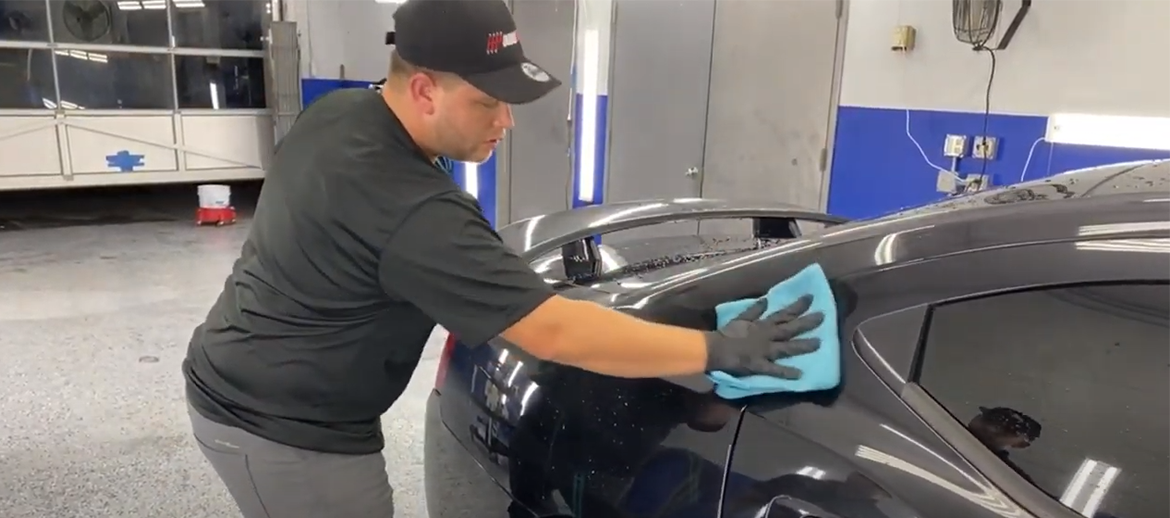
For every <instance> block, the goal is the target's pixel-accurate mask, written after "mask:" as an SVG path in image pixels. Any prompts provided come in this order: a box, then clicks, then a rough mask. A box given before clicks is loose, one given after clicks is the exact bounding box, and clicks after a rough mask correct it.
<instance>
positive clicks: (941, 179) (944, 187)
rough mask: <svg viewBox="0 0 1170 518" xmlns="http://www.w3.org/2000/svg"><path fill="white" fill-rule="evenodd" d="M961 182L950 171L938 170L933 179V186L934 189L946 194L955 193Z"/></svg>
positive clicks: (958, 189)
mask: <svg viewBox="0 0 1170 518" xmlns="http://www.w3.org/2000/svg"><path fill="white" fill-rule="evenodd" d="M961 186H962V182H960V181H959V177H958V176H956V175H955V173H952V172H950V171H941V170H940V171H939V172H938V178H937V179H935V183H934V188H935V190H936V191H938V192H941V193H946V194H955V193H957V192H959V191H960V190H961V189H960V187H961Z"/></svg>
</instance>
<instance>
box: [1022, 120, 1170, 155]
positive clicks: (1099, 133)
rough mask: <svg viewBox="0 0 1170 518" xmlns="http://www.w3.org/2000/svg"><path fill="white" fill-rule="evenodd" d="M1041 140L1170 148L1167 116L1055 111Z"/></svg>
mask: <svg viewBox="0 0 1170 518" xmlns="http://www.w3.org/2000/svg"><path fill="white" fill-rule="evenodd" d="M1044 140H1047V141H1048V142H1051V143H1053V144H1075V145H1082V146H1102V147H1115V148H1127V149H1151V150H1161V151H1170V117H1134V116H1119V115H1089V114H1083V113H1057V114H1054V115H1052V116H1050V117H1048V128H1047V131H1046V133H1045V136H1044Z"/></svg>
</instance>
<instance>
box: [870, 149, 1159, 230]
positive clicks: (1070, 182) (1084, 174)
mask: <svg viewBox="0 0 1170 518" xmlns="http://www.w3.org/2000/svg"><path fill="white" fill-rule="evenodd" d="M1141 193H1157V194H1167V193H1170V160H1143V161H1139V162H1124V163H1119V164H1111V165H1107V166H1099V167H1091V168H1085V169H1077V170H1073V171H1068V172H1065V173H1060V174H1057V175H1054V176H1050V177H1047V178H1042V179H1038V180H1032V181H1028V182H1023V183H1019V184H1016V185H1009V186H1006V187H1001V188H998V189H991V190H987V191H981V192H976V193H973V194H969V195H966V196H961V197H957V198H951V199H947V200H943V201H940V202H936V203H932V204H929V205H925V206H922V207H917V208H913V209H910V210H905V211H901V212H897V213H894V214H891V215H889V216H885V217H883V218H881V219H895V218H899V217H906V216H914V215H921V214H926V213H933V212H944V211H953V210H965V209H978V208H985V207H989V206H995V205H1005V204H1013V203H1024V202H1036V201H1051V200H1061V199H1069V198H1086V197H1100V196H1109V195H1116V194H1141Z"/></svg>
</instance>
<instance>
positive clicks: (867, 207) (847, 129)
mask: <svg viewBox="0 0 1170 518" xmlns="http://www.w3.org/2000/svg"><path fill="white" fill-rule="evenodd" d="M983 120H984V117H983V114H982V113H964V112H946V111H931V110H910V132H911V134H912V135H913V136H914V139H915V140H917V141H918V143H919V144H920V145H921V146H922V150H923V151H924V152H925V153H926V156H927V157H928V158H930V161H931V162H934V163H935V164H937V165H939V166H942V167H950V165H951V161H950V159H949V158H946V157H943V154H942V150H943V141H944V140H945V138H946V135H948V134H958V135H967V136H968V137H969V140H970V137H973V136H975V135H980V134H982V131H983ZM1047 123H1048V118H1047V117H1043V116H1028V115H999V114H992V115H991V116H990V118H989V120H988V124H987V134H988V135H991V136H994V137H997V138H999V145H998V148H999V149H998V151H997V153H996V157H995V159H994V160H992V161H990V162H989V163H988V164H987V173H988V174H990V175H991V176H992V185H1009V184H1013V183H1018V182H1020V181H1021V180H1033V179H1036V178H1043V177H1046V176H1051V175H1053V174H1057V173H1061V172H1064V171H1068V170H1072V169H1079V168H1083V167H1091V166H1096V165H1104V164H1109V163H1115V162H1127V161H1132V160H1147V159H1154V158H1170V151H1150V150H1141V149H1121V148H1110V147H1095V146H1075V145H1065V144H1049V143H1048V142H1043V141H1039V139H1041V138H1042V137H1044V133H1045V129H1046V128H1047ZM968 146H970V144H968ZM1029 152H1031V155H1032V157H1031V161H1030V162H1029V161H1028V155H1029ZM1025 162H1027V164H1028V165H1027V170H1026V171H1025V170H1024V164H1025ZM980 168H981V161H980V160H977V159H974V158H966V159H962V160H960V161H959V166H958V171H959V172H960V174H963V173H979V172H980ZM937 178H938V174H937V171H935V170H934V169H933V168H932V167H930V166H929V165H927V163H926V161H925V160H924V159H923V157H922V153H920V152H919V151H918V148H917V147H915V146H914V143H913V142H912V141H911V140H910V138H909V137H907V135H906V110H904V109H891V108H863V107H857V106H842V107H841V108H840V109H839V110H838V112H837V133H836V137H835V141H834V145H833V164H832V172H831V175H830V177H829V203H828V212H829V213H831V214H836V215H840V216H845V217H849V218H869V217H875V216H880V215H883V214H889V213H891V212H895V211H898V210H901V209H904V208H907V207H914V206H919V205H924V204H927V203H930V202H933V201H936V200H940V199H942V198H943V197H944V196H945V195H944V194H942V193H939V192H937V191H936V190H935V185H936V181H937Z"/></svg>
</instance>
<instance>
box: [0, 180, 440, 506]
mask: <svg viewBox="0 0 1170 518" xmlns="http://www.w3.org/2000/svg"><path fill="white" fill-rule="evenodd" d="M168 193H169V194H168ZM193 195H194V191H193V189H192V188H186V189H185V190H184V189H182V188H180V189H172V190H169V191H167V192H164V193H162V194H161V195H160V194H158V193H157V192H156V193H145V194H144V193H134V194H133V195H132V196H128V197H126V198H125V199H114V200H112V201H111V200H110V199H106V200H105V201H104V202H103V201H101V200H98V201H94V200H92V199H89V198H85V196H84V195H82V196H80V197H76V196H73V197H69V196H66V197H67V198H69V200H70V201H66V202H62V201H60V199H57V200H53V199H51V197H52V195H45V198H43V199H42V200H37V199H36V198H27V197H25V198H20V199H15V198H13V197H11V196H9V197H8V198H5V197H3V196H0V390H3V393H4V396H3V397H0V416H2V417H0V466H2V468H0V509H3V511H0V514H2V515H3V516H4V518H48V517H52V518H74V517H77V518H82V517H84V518H106V517H109V518H127V517H167V518H171V517H195V516H198V517H206V518H218V517H225V518H227V517H238V516H239V514H238V512H236V511H235V510H234V509H233V506H232V504H231V502H230V501H229V500H228V496H227V493H226V491H225V490H224V489H223V487H222V485H221V484H220V483H219V481H218V480H217V479H215V478H214V473H213V472H212V471H211V468H210V467H209V466H208V465H207V464H206V461H205V460H204V459H203V458H202V456H201V455H200V453H199V452H198V450H196V449H195V445H194V442H193V440H192V439H191V436H190V429H189V425H188V421H187V418H186V410H185V403H184V400H183V382H182V376H181V375H180V373H179V364H180V362H181V361H182V358H183V356H184V354H185V351H186V347H187V340H188V338H189V337H190V332H191V329H192V328H193V327H194V326H195V325H197V324H198V323H199V322H200V321H201V319H202V318H203V316H204V314H205V313H206V311H207V309H208V308H209V307H210V305H211V303H212V301H213V300H214V298H215V297H216V296H217V295H218V293H219V290H220V287H221V286H222V284H223V281H224V276H225V275H226V274H227V272H228V271H229V270H230V267H231V264H232V261H233V260H234V259H235V257H236V254H237V252H238V250H239V246H240V244H241V242H242V241H243V238H244V236H245V233H246V232H247V228H248V222H247V220H246V219H245V220H243V221H241V222H240V223H239V224H237V225H235V226H230V227H222V228H213V227H205V228H197V227H195V226H193V224H192V223H191V221H190V214H191V210H193V202H192V201H191V199H192V197H193ZM70 196H72V195H70ZM104 196H109V194H108V193H105V194H100V195H98V196H97V197H98V198H102V197H104ZM14 199H15V200H16V201H13V200H14ZM21 200H24V201H21ZM29 200H32V201H29ZM44 200H49V201H44ZM79 200H80V201H79ZM87 200H88V201H87ZM242 204H243V205H247V202H246V201H245V202H243V203H242ZM111 207H113V208H111ZM66 213H68V214H71V216H68V217H57V216H53V215H54V214H56V215H60V214H66ZM95 214H96V216H95ZM126 221H137V222H131V223H126ZM111 222H112V223H113V224H110V223H111ZM438 349H439V347H438V344H431V345H428V352H427V354H425V355H424V360H423V363H422V365H421V366H420V368H419V371H418V372H417V373H416V376H415V377H414V379H413V381H412V383H411V385H410V388H409V389H408V390H407V392H406V394H405V395H404V396H403V398H402V399H401V400H399V401H398V403H397V404H396V405H395V407H394V408H393V409H392V410H391V411H390V412H389V413H388V414H387V415H386V416H385V418H384V420H383V422H384V426H385V430H386V437H387V439H388V442H390V441H394V443H392V444H389V445H388V446H387V449H386V452H385V454H386V458H387V465H388V466H389V473H390V480H391V482H392V483H393V484H394V486H395V500H396V502H397V506H398V511H397V514H396V516H397V517H399V518H425V517H426V507H425V503H424V498H423V483H422V460H423V452H422V421H423V419H422V415H423V410H424V404H425V397H426V395H427V393H428V390H429V388H430V384H431V381H432V380H433V379H434V370H435V367H436V357H437V354H438Z"/></svg>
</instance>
